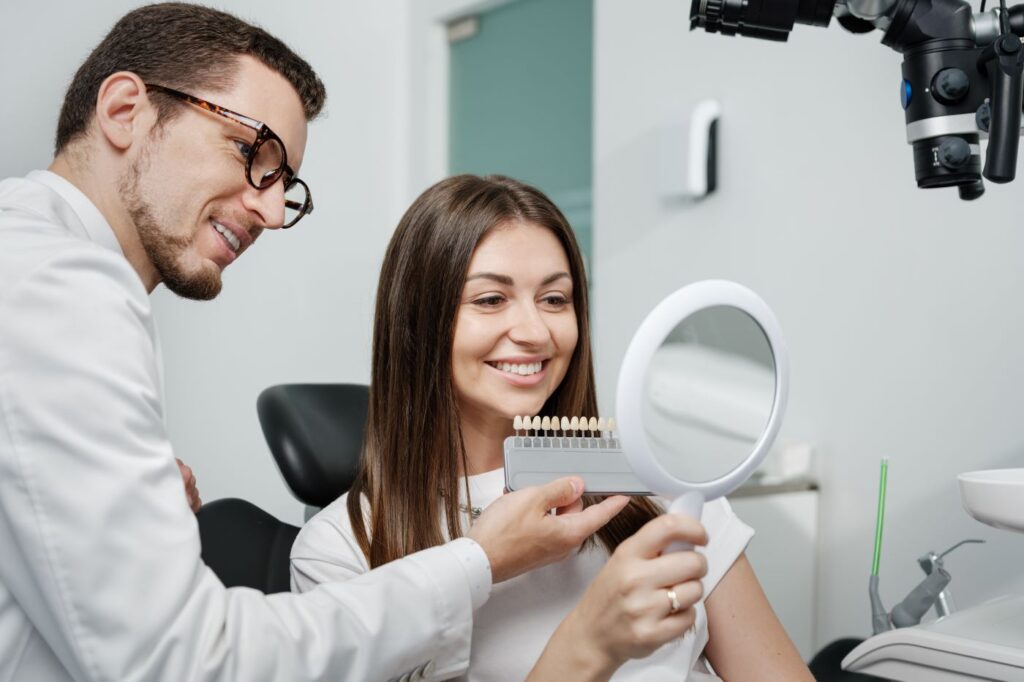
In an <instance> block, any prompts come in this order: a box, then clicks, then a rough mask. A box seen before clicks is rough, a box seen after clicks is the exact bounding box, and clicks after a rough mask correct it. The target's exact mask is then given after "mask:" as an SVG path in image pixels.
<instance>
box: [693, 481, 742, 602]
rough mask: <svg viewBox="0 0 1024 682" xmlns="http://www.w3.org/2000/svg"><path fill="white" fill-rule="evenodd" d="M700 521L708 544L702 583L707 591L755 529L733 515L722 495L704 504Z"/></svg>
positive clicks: (740, 550)
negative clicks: (705, 532)
mask: <svg viewBox="0 0 1024 682" xmlns="http://www.w3.org/2000/svg"><path fill="white" fill-rule="evenodd" d="M700 520H701V523H702V524H703V525H704V530H706V531H707V533H708V544H707V546H706V547H704V549H703V553H704V556H705V557H706V558H707V560H708V572H707V575H706V576H705V577H704V580H703V583H704V593H705V594H710V593H711V591H712V590H713V589H714V588H715V586H716V585H717V584H718V581H719V580H721V579H722V577H724V576H725V574H726V573H727V572H728V571H729V569H730V568H731V567H732V565H733V563H734V562H735V561H736V559H738V558H739V557H740V555H741V554H743V552H744V551H746V549H747V545H748V544H749V543H750V539H751V538H753V537H754V529H753V528H751V527H750V526H748V525H747V524H745V523H743V521H741V520H740V517H738V516H736V512H734V511H733V510H732V505H730V504H729V501H728V500H726V499H725V498H724V497H720V498H718V499H717V500H711V501H710V502H708V503H706V504H705V505H704V511H703V513H702V514H701V519H700Z"/></svg>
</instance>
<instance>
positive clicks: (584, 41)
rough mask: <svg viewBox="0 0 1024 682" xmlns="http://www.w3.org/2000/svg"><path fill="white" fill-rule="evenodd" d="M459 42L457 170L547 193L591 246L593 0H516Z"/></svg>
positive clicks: (454, 75)
mask: <svg viewBox="0 0 1024 682" xmlns="http://www.w3.org/2000/svg"><path fill="white" fill-rule="evenodd" d="M478 21H479V24H478V27H479V30H478V31H477V33H476V34H475V35H473V36H472V37H470V38H467V39H464V40H460V41H458V42H455V43H454V44H452V45H451V73H450V80H449V83H450V92H449V97H450V101H449V115H450V118H449V126H450V128H449V137H448V139H449V145H450V147H449V157H448V158H449V164H450V168H449V170H450V171H451V172H452V173H475V174H478V175H487V174H489V173H501V174H503V175H508V176H511V177H514V178H517V179H519V180H523V181H525V182H528V183H530V184H532V185H536V186H537V187H539V188H540V189H542V190H543V191H544V192H545V193H547V194H548V196H550V197H551V198H552V200H554V201H555V203H556V204H558V206H559V208H561V209H562V211H563V212H564V213H565V214H566V217H567V218H568V219H569V222H570V223H571V224H572V226H573V229H574V230H575V231H576V236H577V238H578V239H579V241H580V245H581V247H582V248H583V252H584V254H585V255H586V256H587V257H588V260H589V255H590V242H591V177H592V172H591V171H592V161H591V157H592V154H591V140H592V128H593V114H592V101H593V85H592V84H593V24H594V22H593V0H518V1H516V2H512V3H509V4H507V5H503V6H501V7H498V8H497V9H494V10H491V11H489V12H486V13H483V14H481V15H479V16H478Z"/></svg>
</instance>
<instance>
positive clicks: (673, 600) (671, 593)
mask: <svg viewBox="0 0 1024 682" xmlns="http://www.w3.org/2000/svg"><path fill="white" fill-rule="evenodd" d="M665 592H666V594H667V595H668V601H669V604H671V608H670V609H669V615H672V614H673V613H675V612H676V611H678V610H679V609H681V608H683V605H682V604H680V603H679V597H677V596H676V591H675V590H666V591H665Z"/></svg>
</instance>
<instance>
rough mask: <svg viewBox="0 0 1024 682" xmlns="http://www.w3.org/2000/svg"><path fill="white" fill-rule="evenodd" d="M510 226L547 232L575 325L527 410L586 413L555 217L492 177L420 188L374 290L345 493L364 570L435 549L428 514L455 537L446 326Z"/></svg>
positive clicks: (582, 301) (456, 434)
mask: <svg viewBox="0 0 1024 682" xmlns="http://www.w3.org/2000/svg"><path fill="white" fill-rule="evenodd" d="M516 221H519V222H526V223H532V224H534V225H538V226H540V227H544V228H547V229H549V230H551V231H552V232H553V233H554V234H555V236H556V237H557V238H558V240H559V241H560V242H561V244H562V248H564V249H565V254H566V256H567V258H568V260H569V270H570V274H571V275H572V281H573V307H574V308H575V311H576V321H577V325H578V327H579V338H578V341H577V343H576V349H575V351H574V352H573V356H572V359H571V360H570V362H569V368H568V370H567V371H566V375H565V379H563V381H562V383H561V384H560V385H559V386H558V388H557V389H555V392H554V393H553V394H552V395H551V397H550V398H548V400H547V402H546V403H545V404H544V407H543V409H542V410H541V412H540V413H539V414H547V415H597V397H596V393H595V390H594V367H593V360H592V358H591V352H590V321H589V310H588V305H587V280H586V273H585V271H584V266H583V258H582V256H581V255H580V249H579V245H578V244H577V242H576V238H575V236H574V235H573V232H572V229H571V228H570V227H569V223H568V222H567V221H566V219H565V216H563V215H562V213H561V211H559V210H558V208H557V207H556V206H555V205H554V203H552V202H551V200H550V199H548V198H547V197H546V196H545V195H544V194H543V193H542V192H540V191H539V190H537V189H535V188H533V187H530V186H529V185H526V184H523V183H521V182H518V181H516V180H512V179H511V178H506V177H503V176H500V175H491V176H488V177H483V178H481V177H477V176H474V175H458V176H455V177H452V178H448V179H447V180H442V181H441V182H439V183H437V184H436V185H434V186H432V187H430V188H429V189H427V190H426V191H425V192H424V193H423V194H421V195H420V196H419V198H418V199H416V201H415V202H414V203H413V205H412V206H411V207H410V208H409V210H408V211H406V213H405V215H404V216H403V217H402V220H401V222H399V224H398V228H397V230H396V231H395V234H394V235H393V236H392V238H391V243H390V244H389V245H388V248H387V252H386V254H385V256H384V264H383V266H382V268H381V273H380V283H379V286H378V289H377V304H376V313H375V319H374V330H373V368H372V371H371V382H370V408H369V414H368V416H367V424H366V435H365V440H364V447H363V458H362V464H361V468H360V472H359V475H358V476H357V477H356V481H355V483H354V484H353V486H352V488H351V490H350V491H349V497H348V515H349V519H350V520H351V522H352V527H353V529H354V531H355V536H356V539H357V540H358V542H359V546H360V547H361V548H362V550H363V553H364V554H366V557H367V559H368V561H369V563H370V566H371V567H373V568H376V567H377V566H380V565H382V564H386V563H388V562H389V561H392V560H394V559H398V558H400V557H403V556H405V555H407V554H411V553H413V552H416V551H419V550H421V549H426V548H428V547H433V546H436V545H440V544H442V543H444V542H445V534H444V533H443V532H442V527H441V523H442V519H441V517H440V516H439V514H438V512H439V510H442V511H443V512H444V517H443V518H444V521H445V523H446V524H447V536H448V537H449V538H457V537H459V536H461V535H462V529H461V525H460V522H459V517H460V512H459V499H458V486H459V474H458V472H459V470H460V466H461V470H462V471H468V470H469V467H468V462H467V458H466V450H465V447H464V444H463V441H462V434H461V429H460V421H459V406H458V401H457V399H456V393H455V387H454V383H453V381H452V364H451V355H452V343H453V338H454V333H455V319H456V315H457V313H458V307H459V302H460V300H461V298H462V289H463V285H464V283H465V278H466V273H467V271H468V269H469V262H470V259H471V258H472V256H473V252H474V250H475V249H476V246H477V244H479V243H480V240H481V239H483V237H484V235H486V234H487V232H488V231H489V230H491V229H493V228H494V227H496V226H498V225H503V224H508V223H510V222H516ZM464 485H465V486H466V493H467V495H468V493H469V490H468V484H465V483H464ZM364 495H365V496H366V498H367V499H368V501H369V512H370V513H369V519H368V520H369V523H367V520H366V519H364V508H363V506H362V502H361V498H362V496H364ZM598 499H600V498H587V499H586V500H585V503H590V504H592V503H593V502H594V501H596V500H598ZM660 511H661V510H660V509H659V508H658V507H657V506H655V505H654V504H653V503H652V502H650V501H649V500H647V499H644V498H633V500H632V501H631V502H630V504H629V505H628V506H627V507H626V508H625V509H624V510H623V511H622V512H620V513H619V514H618V516H616V517H615V518H614V519H612V521H611V522H609V523H608V525H606V526H605V527H604V528H602V529H601V530H599V531H598V532H597V537H598V539H599V540H600V541H601V543H602V544H604V546H605V547H606V548H607V549H608V551H609V552H611V551H613V550H614V549H615V548H616V547H617V546H618V545H619V543H620V542H622V541H623V540H625V539H626V538H628V537H629V536H630V535H632V534H633V533H635V532H636V531H637V530H638V529H639V528H640V526H642V525H643V524H644V523H646V522H647V521H649V520H650V519H652V518H654V517H655V516H656V515H657V514H659V513H660ZM592 540H593V538H591V540H590V541H592Z"/></svg>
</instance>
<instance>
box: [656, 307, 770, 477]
mask: <svg viewBox="0 0 1024 682" xmlns="http://www.w3.org/2000/svg"><path fill="white" fill-rule="evenodd" d="M775 381H776V374H775V358H774V356H773V354H772V349H771V344H770V343H769V341H768V337H767V336H766V335H765V333H764V330H763V329H761V326H760V325H759V324H758V323H757V321H756V320H754V318H752V317H751V316H750V315H748V314H747V313H745V312H744V311H742V310H740V309H739V308H735V307H733V306H726V305H719V306H711V307H708V308H703V309H701V310H698V311H697V312H696V313H694V314H692V315H690V316H689V317H687V318H686V319H684V320H683V321H682V322H680V323H679V324H677V325H676V327H675V328H674V329H673V330H672V331H671V332H670V333H669V335H668V336H667V337H666V338H665V340H664V341H663V342H662V343H661V346H660V347H659V348H658V350H657V351H656V352H655V354H654V357H653V359H652V360H651V363H650V365H649V367H648V370H647V375H646V377H645V379H644V391H643V396H644V404H643V406H642V414H643V423H644V430H645V431H646V433H647V440H648V442H649V444H650V447H651V451H652V453H653V454H654V456H655V457H657V458H658V460H659V462H660V464H661V465H662V466H663V467H664V468H665V469H666V470H667V471H668V472H669V473H670V474H671V475H672V476H673V477H675V478H677V479H679V480H681V481H689V482H693V483H703V482H706V481H712V480H716V479H718V478H721V477H722V476H724V475H725V474H727V473H729V472H730V471H732V470H733V469H735V468H736V467H738V466H739V465H740V464H742V463H743V462H744V461H745V460H746V459H747V457H748V456H750V454H751V453H752V452H753V450H754V445H755V444H756V443H757V441H758V440H759V439H760V438H761V435H762V434H763V433H764V430H765V428H766V427H767V425H768V419H769V417H770V416H771V412H772V405H773V403H774V400H775Z"/></svg>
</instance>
